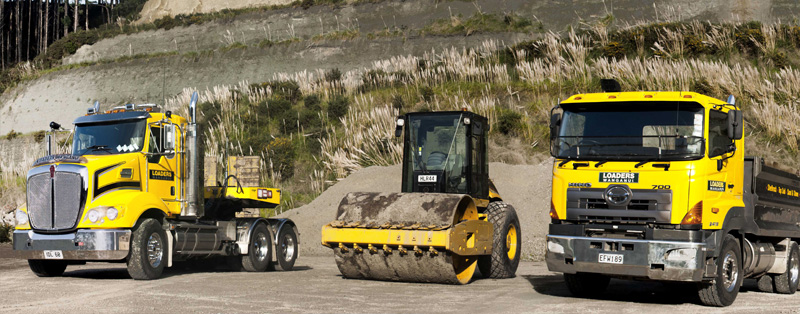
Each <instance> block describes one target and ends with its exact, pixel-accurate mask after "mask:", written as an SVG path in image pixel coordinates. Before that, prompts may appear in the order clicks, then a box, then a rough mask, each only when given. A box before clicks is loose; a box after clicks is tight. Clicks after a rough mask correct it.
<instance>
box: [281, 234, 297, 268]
mask: <svg viewBox="0 0 800 314" xmlns="http://www.w3.org/2000/svg"><path fill="white" fill-rule="evenodd" d="M294 248H295V245H294V239H293V238H292V237H291V236H289V235H288V234H286V235H283V244H282V245H281V250H283V259H284V260H285V261H287V262H288V261H291V260H292V258H294Z"/></svg>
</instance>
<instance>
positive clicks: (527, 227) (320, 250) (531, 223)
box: [280, 160, 552, 261]
mask: <svg viewBox="0 0 800 314" xmlns="http://www.w3.org/2000/svg"><path fill="white" fill-rule="evenodd" d="M551 167H552V162H551V161H550V160H546V161H543V162H541V163H539V164H536V165H508V164H503V163H490V164H489V174H490V177H491V178H492V181H493V182H494V184H495V186H496V187H497V189H498V190H499V192H500V195H501V196H502V197H503V200H505V201H506V202H507V203H509V204H511V205H513V206H514V208H515V209H516V210H517V215H519V219H520V225H521V226H520V227H521V229H522V257H523V259H525V260H536V261H539V260H543V259H544V245H545V241H544V237H545V235H546V234H547V225H548V223H549V222H550V217H549V216H548V213H549V209H550V205H549V204H550V182H551V179H552V178H551V175H552V172H551ZM401 172H402V168H401V167H400V165H395V166H390V167H369V168H365V169H361V170H359V171H357V172H355V173H353V174H352V175H350V176H348V177H347V178H345V179H343V180H342V181H340V182H338V183H336V184H335V185H334V186H332V187H330V188H328V190H326V191H325V192H324V193H322V195H320V196H319V197H317V198H316V199H315V200H314V201H313V202H311V203H310V204H307V205H305V206H302V207H299V208H295V209H293V210H291V211H287V212H285V213H283V214H281V215H280V217H284V218H290V219H292V220H293V221H294V222H295V223H296V224H297V227H298V229H299V231H300V242H301V245H300V254H301V255H306V256H309V255H329V254H330V249H328V248H326V247H323V246H322V245H321V244H320V238H321V234H320V231H321V229H322V226H323V225H325V224H327V223H329V222H331V221H332V220H333V219H334V217H335V215H336V209H337V207H338V206H339V202H340V201H341V200H342V198H343V197H344V196H345V195H346V194H347V193H349V192H399V191H400V184H401V182H400V180H401V178H400V175H401Z"/></svg>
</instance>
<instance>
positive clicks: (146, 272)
mask: <svg viewBox="0 0 800 314" xmlns="http://www.w3.org/2000/svg"><path fill="white" fill-rule="evenodd" d="M166 241H167V235H166V232H165V231H164V229H163V228H162V227H161V223H160V222H158V221H157V220H155V219H152V218H147V219H145V220H144V221H142V222H141V223H140V224H139V226H138V227H136V229H134V230H133V237H132V239H131V251H130V253H129V254H128V274H130V275H131V278H133V279H136V280H152V279H157V278H159V277H161V273H162V272H164V265H166V263H167V261H166V258H165V257H166V256H167V252H165V250H167V248H168V247H169V246H168V245H167V242H166Z"/></svg>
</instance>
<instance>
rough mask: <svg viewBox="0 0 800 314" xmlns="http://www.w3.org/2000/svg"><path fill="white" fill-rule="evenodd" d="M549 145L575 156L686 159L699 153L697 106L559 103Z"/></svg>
mask: <svg viewBox="0 0 800 314" xmlns="http://www.w3.org/2000/svg"><path fill="white" fill-rule="evenodd" d="M562 108H563V109H564V115H563V119H562V124H561V128H560V130H559V134H558V137H557V138H555V140H554V142H553V147H552V150H553V152H554V154H555V156H556V157H557V158H566V159H581V160H686V159H697V158H701V157H702V156H703V149H704V147H703V144H704V142H703V107H702V106H701V105H700V104H698V103H695V102H621V103H581V104H563V105H562Z"/></svg>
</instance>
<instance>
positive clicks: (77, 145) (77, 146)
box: [72, 119, 147, 155]
mask: <svg viewBox="0 0 800 314" xmlns="http://www.w3.org/2000/svg"><path fill="white" fill-rule="evenodd" d="M146 126H147V121H146V120H144V119H142V120H134V121H114V122H109V123H97V124H81V125H78V126H77V127H75V139H74V141H73V144H72V154H74V155H102V154H123V153H130V152H138V151H141V150H142V147H144V135H145V130H146Z"/></svg>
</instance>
